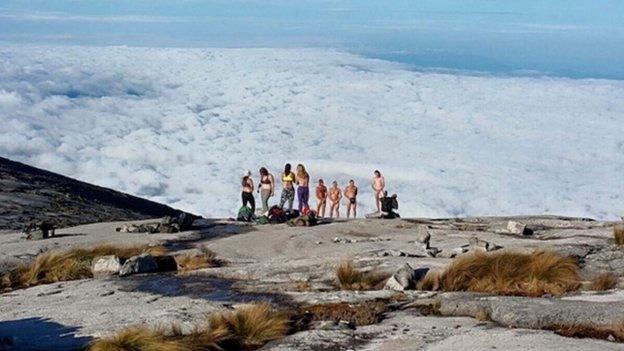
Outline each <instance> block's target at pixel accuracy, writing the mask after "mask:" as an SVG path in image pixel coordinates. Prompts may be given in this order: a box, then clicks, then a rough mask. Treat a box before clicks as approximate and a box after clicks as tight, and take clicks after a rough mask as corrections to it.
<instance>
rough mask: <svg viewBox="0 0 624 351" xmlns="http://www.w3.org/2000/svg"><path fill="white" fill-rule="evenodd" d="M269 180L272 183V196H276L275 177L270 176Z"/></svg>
mask: <svg viewBox="0 0 624 351" xmlns="http://www.w3.org/2000/svg"><path fill="white" fill-rule="evenodd" d="M269 180H270V181H271V194H270V196H273V195H275V177H274V176H273V174H269Z"/></svg>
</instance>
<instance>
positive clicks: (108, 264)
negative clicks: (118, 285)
mask: <svg viewBox="0 0 624 351" xmlns="http://www.w3.org/2000/svg"><path fill="white" fill-rule="evenodd" d="M120 269H121V261H120V260H119V257H117V256H115V255H108V256H100V257H95V258H94V259H93V262H92V264H91V273H93V277H95V278H102V277H109V276H111V275H115V274H118V273H119V270H120Z"/></svg>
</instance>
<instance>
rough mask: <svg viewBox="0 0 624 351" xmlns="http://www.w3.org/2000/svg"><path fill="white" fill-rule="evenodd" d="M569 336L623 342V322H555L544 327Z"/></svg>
mask: <svg viewBox="0 0 624 351" xmlns="http://www.w3.org/2000/svg"><path fill="white" fill-rule="evenodd" d="M544 329H546V330H552V331H554V332H555V333H556V334H559V335H561V336H565V337H569V338H580V339H583V338H592V339H602V340H612V341H616V342H624V322H623V323H619V324H614V325H594V324H573V325H563V324H555V325H551V326H548V327H546V328H544Z"/></svg>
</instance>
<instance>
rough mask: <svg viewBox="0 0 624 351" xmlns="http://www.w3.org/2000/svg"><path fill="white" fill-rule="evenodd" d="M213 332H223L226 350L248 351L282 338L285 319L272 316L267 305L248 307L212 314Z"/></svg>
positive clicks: (285, 326)
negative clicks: (224, 333) (225, 331)
mask: <svg viewBox="0 0 624 351" xmlns="http://www.w3.org/2000/svg"><path fill="white" fill-rule="evenodd" d="M209 326H210V328H211V329H213V330H227V336H226V337H225V339H224V341H223V342H222V344H223V345H224V348H226V349H230V350H252V349H255V348H258V347H260V346H262V345H264V344H266V343H267V342H269V341H273V340H278V339H281V338H283V337H284V336H285V335H286V332H287V331H288V328H289V320H288V318H287V317H286V316H285V315H283V314H280V313H277V312H275V311H274V310H273V309H272V308H271V306H269V304H268V303H261V304H256V305H250V306H248V307H243V308H240V309H237V310H234V311H230V312H225V313H218V314H213V315H212V316H210V318H209Z"/></svg>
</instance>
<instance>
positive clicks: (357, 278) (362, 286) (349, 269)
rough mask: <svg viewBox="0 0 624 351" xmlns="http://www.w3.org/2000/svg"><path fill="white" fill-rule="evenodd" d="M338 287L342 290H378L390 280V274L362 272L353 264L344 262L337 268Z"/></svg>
mask: <svg viewBox="0 0 624 351" xmlns="http://www.w3.org/2000/svg"><path fill="white" fill-rule="evenodd" d="M336 277H337V278H338V285H339V286H340V288H341V289H342V290H377V289H381V288H382V284H383V283H384V282H385V281H386V280H388V278H389V277H390V274H387V273H383V272H379V271H375V270H373V271H368V272H364V271H361V270H359V269H357V268H355V267H354V266H353V263H352V262H343V263H341V264H340V265H338V267H336Z"/></svg>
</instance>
